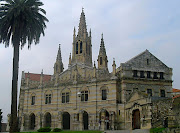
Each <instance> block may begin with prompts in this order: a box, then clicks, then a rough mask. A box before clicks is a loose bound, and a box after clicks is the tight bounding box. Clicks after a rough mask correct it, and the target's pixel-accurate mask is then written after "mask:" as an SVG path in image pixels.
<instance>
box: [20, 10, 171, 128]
mask: <svg viewBox="0 0 180 133" xmlns="http://www.w3.org/2000/svg"><path fill="white" fill-rule="evenodd" d="M72 46H73V48H72V55H70V56H69V65H68V68H67V69H66V70H64V67H63V61H62V57H61V49H60V46H59V50H58V54H57V58H56V62H55V64H54V74H53V75H46V74H43V72H41V74H34V73H29V72H28V73H25V72H22V79H21V87H20V96H19V108H18V118H19V128H20V130H21V131H27V130H37V129H39V128H40V127H51V128H61V129H67V130H106V129H112V130H117V129H118V130H120V129H138V128H140V129H149V128H151V127H153V126H154V124H156V122H157V121H158V120H159V119H158V120H157V117H153V116H155V115H157V113H159V112H158V111H157V110H158V109H157V107H158V105H159V104H157V103H158V101H163V100H168V99H171V92H172V68H169V67H168V66H166V65H165V64H164V63H163V62H161V61H160V60H159V59H158V58H156V57H155V56H154V55H153V54H151V53H150V52H149V51H148V50H145V51H144V52H142V53H140V54H139V55H137V56H135V57H134V58H132V59H130V60H129V61H127V62H125V63H121V64H120V66H118V67H117V68H116V63H115V60H113V63H112V68H113V69H112V72H109V70H108V56H107V54H106V49H105V43H104V39H103V35H102V38H101V43H100V49H99V55H98V59H97V62H98V63H97V66H96V64H95V62H94V63H93V62H92V43H91V31H90V32H87V27H86V20H85V14H84V11H82V13H81V16H80V23H79V28H78V32H77V35H76V30H75V28H74V35H73V43H72ZM164 103H165V102H164ZM169 105H170V103H169ZM169 105H168V106H169ZM168 106H167V107H168ZM155 118H156V119H155ZM162 119H164V117H163V118H162ZM169 119H170V118H169ZM160 120H161V119H160Z"/></svg>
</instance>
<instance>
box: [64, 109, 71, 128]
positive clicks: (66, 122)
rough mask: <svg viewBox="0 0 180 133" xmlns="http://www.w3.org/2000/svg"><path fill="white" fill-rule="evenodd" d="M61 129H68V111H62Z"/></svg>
mask: <svg viewBox="0 0 180 133" xmlns="http://www.w3.org/2000/svg"><path fill="white" fill-rule="evenodd" d="M63 129H66V130H69V129H70V114H69V113H68V112H64V113H63Z"/></svg>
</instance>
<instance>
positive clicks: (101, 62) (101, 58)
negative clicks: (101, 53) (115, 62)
mask: <svg viewBox="0 0 180 133" xmlns="http://www.w3.org/2000/svg"><path fill="white" fill-rule="evenodd" d="M100 65H102V57H100Z"/></svg>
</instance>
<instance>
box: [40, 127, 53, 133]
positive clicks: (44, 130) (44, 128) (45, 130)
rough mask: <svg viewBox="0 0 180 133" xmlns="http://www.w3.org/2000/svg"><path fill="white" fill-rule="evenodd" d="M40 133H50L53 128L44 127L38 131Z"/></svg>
mask: <svg viewBox="0 0 180 133" xmlns="http://www.w3.org/2000/svg"><path fill="white" fill-rule="evenodd" d="M37 131H38V132H50V131H51V128H50V127H42V128H40V129H38V130H37Z"/></svg>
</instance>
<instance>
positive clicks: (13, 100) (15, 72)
mask: <svg viewBox="0 0 180 133" xmlns="http://www.w3.org/2000/svg"><path fill="white" fill-rule="evenodd" d="M17 44H18V43H16V44H14V57H13V77H12V93H11V121H10V122H11V123H10V132H17V131H18V119H17V88H18V69H19V44H18V45H17Z"/></svg>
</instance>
